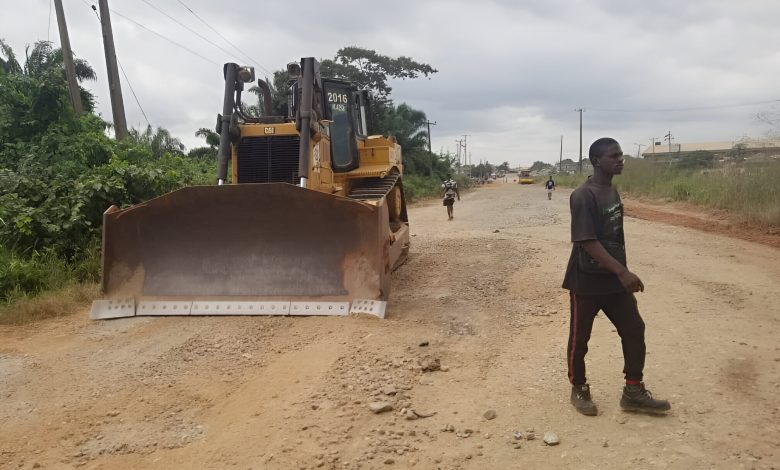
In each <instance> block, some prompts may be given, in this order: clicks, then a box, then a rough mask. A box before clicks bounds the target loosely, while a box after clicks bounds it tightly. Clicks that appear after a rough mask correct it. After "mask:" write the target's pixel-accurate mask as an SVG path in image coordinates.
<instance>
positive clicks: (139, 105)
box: [116, 59, 152, 127]
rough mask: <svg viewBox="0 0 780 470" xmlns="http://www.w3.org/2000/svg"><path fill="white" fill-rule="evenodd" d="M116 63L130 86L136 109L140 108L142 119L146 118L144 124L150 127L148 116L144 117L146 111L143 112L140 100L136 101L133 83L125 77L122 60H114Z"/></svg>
mask: <svg viewBox="0 0 780 470" xmlns="http://www.w3.org/2000/svg"><path fill="white" fill-rule="evenodd" d="M116 63H117V64H119V70H121V71H122V75H123V76H124V77H125V81H126V82H127V86H128V87H129V88H130V93H132V94H133V98H135V104H137V105H138V109H140V110H141V114H143V115H144V119H145V120H146V124H148V125H149V127H152V123H151V122H149V118H148V117H146V112H144V107H143V106H141V102H140V101H138V96H136V94H135V90H133V85H132V84H131V83H130V79H129V78H127V74H126V73H125V68H124V67H122V62H119V59H117V60H116Z"/></svg>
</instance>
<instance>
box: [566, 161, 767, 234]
mask: <svg viewBox="0 0 780 470" xmlns="http://www.w3.org/2000/svg"><path fill="white" fill-rule="evenodd" d="M586 177H587V176H586V175H558V176H556V177H555V182H556V184H558V185H559V186H563V187H576V186H578V185H579V184H580V183H581V182H582V181H583V180H584V179H585V178H586ZM615 185H616V186H617V187H618V189H619V190H620V191H621V192H624V193H628V194H632V195H638V196H647V197H653V198H669V199H672V200H674V201H687V202H690V203H694V204H700V205H702V206H706V207H711V208H715V209H726V210H729V211H731V212H732V213H733V214H734V215H735V216H736V217H737V218H738V219H741V220H743V221H744V222H745V223H749V224H753V225H756V226H761V227H767V226H771V227H778V226H780V164H777V163H774V164H767V165H764V166H753V167H729V168H722V169H704V170H701V169H699V170H692V169H689V168H684V167H681V166H669V165H666V164H659V163H655V162H652V161H649V160H637V159H630V160H627V161H626V167H625V170H623V174H622V175H620V176H618V177H616V178H615Z"/></svg>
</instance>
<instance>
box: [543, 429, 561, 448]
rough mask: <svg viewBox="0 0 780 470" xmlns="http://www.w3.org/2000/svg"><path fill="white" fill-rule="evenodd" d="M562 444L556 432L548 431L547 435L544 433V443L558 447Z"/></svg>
mask: <svg viewBox="0 0 780 470" xmlns="http://www.w3.org/2000/svg"><path fill="white" fill-rule="evenodd" d="M560 442H561V441H560V439H558V435H557V434H555V433H554V432H552V431H547V432H546V433H544V443H545V444H547V445H548V446H557V445H558V444H560Z"/></svg>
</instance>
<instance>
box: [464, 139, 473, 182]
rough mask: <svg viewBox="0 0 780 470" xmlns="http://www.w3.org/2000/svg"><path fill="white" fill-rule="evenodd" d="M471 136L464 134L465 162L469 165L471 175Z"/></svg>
mask: <svg viewBox="0 0 780 470" xmlns="http://www.w3.org/2000/svg"><path fill="white" fill-rule="evenodd" d="M469 137H471V134H463V161H464V162H465V163H466V164H467V165H469V174H471V160H470V159H469V157H468V155H469V154H468V138H469Z"/></svg>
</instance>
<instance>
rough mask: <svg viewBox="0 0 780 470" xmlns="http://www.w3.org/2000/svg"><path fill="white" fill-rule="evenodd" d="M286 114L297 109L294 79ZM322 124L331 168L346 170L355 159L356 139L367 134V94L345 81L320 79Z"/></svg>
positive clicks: (296, 92) (298, 95)
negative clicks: (327, 140)
mask: <svg viewBox="0 0 780 470" xmlns="http://www.w3.org/2000/svg"><path fill="white" fill-rule="evenodd" d="M291 96H292V97H293V99H292V100H291V103H290V110H289V115H290V116H296V115H297V113H298V105H299V98H300V96H301V93H300V88H299V85H298V83H297V82H296V83H295V84H294V85H293V86H292V87H291ZM321 100H322V102H323V110H322V114H323V116H322V125H323V127H324V128H325V130H326V133H327V135H328V138H329V139H330V154H331V158H332V165H333V170H334V171H336V172H348V171H351V170H354V169H355V168H357V167H358V166H359V164H360V162H359V152H358V140H365V138H366V137H367V135H368V129H367V127H368V126H367V111H368V103H369V95H368V92H367V91H365V90H358V88H357V87H356V86H355V85H354V84H352V83H350V82H347V81H344V80H337V79H329V78H326V79H322V97H321Z"/></svg>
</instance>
